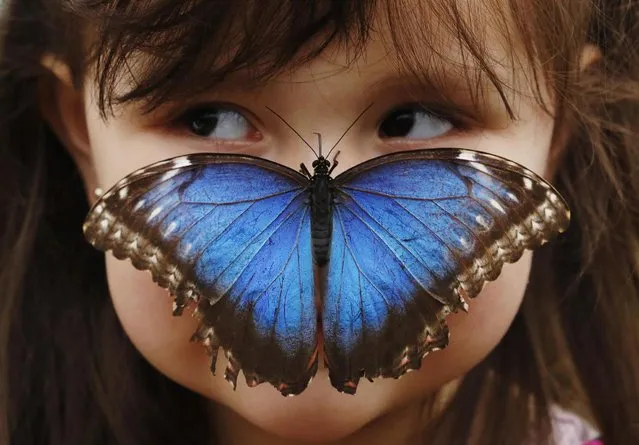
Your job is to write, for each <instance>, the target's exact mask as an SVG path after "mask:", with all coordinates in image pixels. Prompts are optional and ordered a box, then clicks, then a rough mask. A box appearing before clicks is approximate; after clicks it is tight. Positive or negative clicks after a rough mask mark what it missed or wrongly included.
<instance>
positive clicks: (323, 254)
mask: <svg viewBox="0 0 639 445" xmlns="http://www.w3.org/2000/svg"><path fill="white" fill-rule="evenodd" d="M330 182H331V178H330V177H329V176H328V175H318V174H316V175H315V177H314V178H313V182H312V185H311V237H312V239H313V260H314V262H315V264H316V265H317V266H319V267H322V266H324V265H326V263H327V262H328V256H329V246H330V244H331V233H332V231H333V230H332V229H333V226H332V219H333V211H332V207H331V206H332V201H333V197H332V192H331V184H330Z"/></svg>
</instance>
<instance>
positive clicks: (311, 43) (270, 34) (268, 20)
mask: <svg viewBox="0 0 639 445" xmlns="http://www.w3.org/2000/svg"><path fill="white" fill-rule="evenodd" d="M98 4H99V5H100V6H97V5H98ZM73 13H74V15H76V17H80V18H81V20H82V21H83V22H84V23H85V24H86V26H87V29H88V30H95V31H91V32H90V34H93V36H94V38H93V39H92V43H93V45H92V47H91V51H90V61H91V62H92V64H93V66H94V67H95V70H94V72H95V73H96V81H97V84H98V96H99V97H98V103H99V105H100V108H101V110H102V112H103V113H106V109H111V108H112V107H113V106H114V105H118V104H123V103H127V102H131V101H136V102H137V101H140V102H142V103H143V104H144V107H145V108H146V109H147V110H152V109H154V108H156V107H157V106H159V105H161V104H162V103H164V102H167V101H176V100H177V101H179V100H181V99H185V98H189V97H193V96H196V95H198V94H202V93H204V92H206V91H207V90H210V89H211V88H214V87H215V86H216V85H219V84H220V83H221V82H223V81H225V80H228V79H229V77H231V76H234V75H238V74H239V75H241V76H242V82H243V84H244V85H246V87H247V88H252V87H257V86H259V85H260V84H261V83H262V82H264V81H266V80H267V79H269V78H272V77H273V76H275V75H277V74H278V73H281V72H282V71H285V70H289V69H293V68H295V67H296V66H299V65H301V64H303V63H305V62H308V61H310V60H312V59H313V58H315V57H317V56H319V55H320V54H322V53H324V51H325V50H326V49H327V48H329V47H337V48H339V50H340V51H346V52H347V54H348V60H350V61H355V60H356V59H357V58H358V57H359V56H360V55H361V52H362V50H363V48H364V47H365V44H366V43H367V41H368V40H369V39H370V38H371V36H373V35H374V34H375V33H376V32H377V31H379V30H380V29H382V28H384V27H387V28H388V30H389V32H388V33H386V34H387V35H390V39H388V40H389V41H387V42H385V44H386V45H387V52H388V56H389V57H390V58H391V59H393V60H394V61H396V63H397V69H398V71H400V72H402V73H403V74H407V75H409V76H410V77H412V78H414V79H415V81H416V83H417V84H418V85H419V86H423V87H425V88H427V89H428V90H429V91H437V92H438V93H439V94H441V96H442V98H443V99H449V100H451V102H454V101H453V100H452V99H451V98H447V92H449V91H459V90H462V91H463V92H464V94H465V95H466V96H467V97H468V98H469V100H470V102H471V103H472V106H473V108H474V109H477V110H478V109H481V108H482V107H481V103H482V102H484V101H485V100H486V95H487V94H489V93H490V92H494V93H496V95H497V97H498V98H499V100H500V101H501V104H502V105H503V106H504V107H505V109H506V111H507V113H508V115H509V116H510V117H511V118H514V117H515V114H516V113H515V112H514V111H513V108H512V107H511V102H512V99H513V98H514V97H515V94H514V93H515V92H519V93H521V92H522V91H527V92H531V94H534V95H536V96H537V97H538V98H542V94H540V93H539V92H540V91H541V89H540V88H539V79H538V78H537V74H536V73H537V72H538V71H539V70H538V69H535V70H533V73H534V74H533V76H534V77H533V79H525V80H526V81H527V82H526V84H520V81H521V79H518V78H517V75H516V73H519V74H518V75H521V73H527V72H530V70H528V69H518V68H521V66H526V67H529V66H534V67H538V66H541V65H542V63H541V62H540V52H539V48H543V47H544V43H543V42H541V41H539V40H540V39H539V37H540V35H532V34H531V33H530V32H529V29H528V28H527V27H526V25H525V24H526V23H527V22H528V21H530V20H533V19H532V18H531V11H530V8H528V7H525V3H524V7H519V6H518V2H517V1H516V0H513V1H511V2H510V4H507V2H503V1H499V0H494V1H492V2H473V1H472V0H447V1H424V2H421V3H419V4H418V5H417V6H416V5H415V2H409V1H406V0H397V1H394V2H391V1H386V2H384V1H382V0H355V1H343V0H334V1H310V0H309V1H299V0H286V1H277V2H263V1H257V0H236V1H213V0H190V1H184V2H175V1H172V0H154V1H144V2H128V1H123V0H114V1H111V2H108V3H107V4H106V5H105V4H104V3H102V2H99V3H95V4H92V3H89V4H84V6H82V7H81V6H78V5H77V4H75V6H74V9H73ZM476 17H482V18H484V17H485V18H487V19H488V22H486V21H484V20H477V19H476ZM524 17H525V18H526V19H525V20H524ZM489 39H500V41H502V42H503V45H502V46H503V50H504V51H503V52H501V53H499V54H492V53H490V52H489V50H488V46H487V44H486V42H487V41H489ZM522 55H523V57H522ZM451 79H458V81H457V84H455V85H454V86H452V87H451V85H450V83H451ZM531 81H532V82H531ZM123 85H124V86H123ZM518 85H519V86H518ZM529 85H536V86H535V88H534V89H533V90H530V88H529Z"/></svg>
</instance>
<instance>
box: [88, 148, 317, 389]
mask: <svg viewBox="0 0 639 445" xmlns="http://www.w3.org/2000/svg"><path fill="white" fill-rule="evenodd" d="M307 182H308V180H307V179H306V178H305V177H304V176H302V175H300V174H299V173H297V172H295V171H294V170H291V169H289V168H287V167H284V166H281V165H279V164H275V163H272V162H269V161H266V160H263V159H259V158H253V157H250V156H237V155H222V154H195V155H188V156H182V157H178V158H174V159H170V160H167V161H162V162H159V163H156V164H153V165H151V166H149V167H146V168H144V169H141V170H139V171H137V172H135V173H132V174H131V175H129V176H127V177H126V178H124V179H123V180H122V181H120V182H119V183H118V184H116V185H115V186H114V187H113V188H112V189H110V190H109V191H107V192H106V193H105V194H104V195H103V196H102V197H101V199H100V200H98V202H97V203H96V204H95V205H94V207H93V208H92V209H91V211H90V212H89V215H88V216H87V219H86V222H85V225H84V232H85V235H86V237H87V239H88V240H89V241H90V242H91V243H92V244H93V245H94V246H95V247H97V248H99V249H101V250H105V251H106V250H112V251H113V254H114V255H115V256H116V257H117V258H120V259H123V258H129V259H131V261H132V263H133V264H134V265H135V267H137V268H138V269H148V270H150V271H151V273H152V275H153V279H154V280H155V281H156V282H158V284H159V285H160V286H162V287H165V288H168V290H169V291H170V292H171V294H172V295H173V296H174V297H175V303H174V309H175V313H176V314H179V313H180V312H181V311H182V309H183V307H184V305H185V304H187V303H188V302H189V301H194V302H196V303H197V308H198V310H197V312H198V314H199V316H200V326H199V328H198V331H197V332H196V334H195V336H194V337H195V338H196V339H199V340H200V341H201V342H202V343H203V344H205V345H206V346H207V347H208V349H209V351H210V353H211V354H212V364H211V369H212V370H213V371H214V367H215V360H216V354H217V349H218V347H220V346H221V347H222V348H223V349H224V350H225V351H226V354H227V357H228V359H229V364H228V366H227V370H226V373H225V377H226V378H227V380H229V381H230V382H231V383H232V384H233V385H234V386H235V382H236V379H237V375H238V373H239V371H240V370H242V371H243V373H244V375H245V377H246V381H247V384H249V385H250V386H253V385H256V384H258V383H260V382H262V381H267V382H269V383H271V384H272V385H273V386H275V387H276V388H277V389H278V390H279V391H280V392H282V394H285V395H288V394H297V393H300V392H302V391H303V390H304V388H306V386H307V384H308V382H309V380H310V378H311V377H312V376H313V375H314V374H315V372H316V369H317V326H316V319H317V316H316V307H315V303H314V283H313V266H312V253H311V248H312V247H311V231H310V214H309V206H308V192H307V187H306V186H307Z"/></svg>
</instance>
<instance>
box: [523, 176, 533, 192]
mask: <svg viewBox="0 0 639 445" xmlns="http://www.w3.org/2000/svg"><path fill="white" fill-rule="evenodd" d="M524 188H525V189H526V190H532V188H533V182H532V179H530V178H524Z"/></svg>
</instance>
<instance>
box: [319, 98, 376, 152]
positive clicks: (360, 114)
mask: <svg viewBox="0 0 639 445" xmlns="http://www.w3.org/2000/svg"><path fill="white" fill-rule="evenodd" d="M372 106H373V104H370V105H369V106H367V107H366V108H364V111H362V112H361V113H359V116H357V117H356V118H355V120H354V121H353V123H352V124H350V125H349V127H348V128H347V129H346V131H345V132H344V134H342V135H341V136H340V138H339V139H338V140H337V142H335V145H333V146H332V147H331V149H330V150H329V151H328V153H326V158H328V157H329V156H330V155H331V153H333V150H334V149H335V147H337V144H339V143H340V142H341V141H342V139H344V136H346V133H348V132H349V131H350V130H351V128H353V126H354V125H355V124H356V123H357V121H358V120H359V119H360V118H361V117H362V116H363V115H364V113H366V112H367V111H368V109H369V108H370V107H372Z"/></svg>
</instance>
